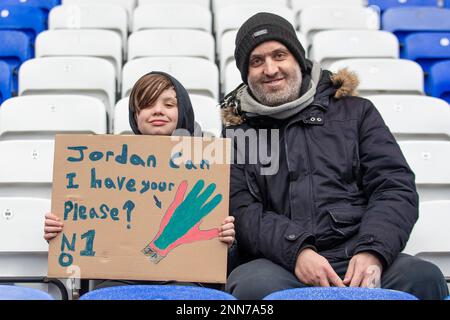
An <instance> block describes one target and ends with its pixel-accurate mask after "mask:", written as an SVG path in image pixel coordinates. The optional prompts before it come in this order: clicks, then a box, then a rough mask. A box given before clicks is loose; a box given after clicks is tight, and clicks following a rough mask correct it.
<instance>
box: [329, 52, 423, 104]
mask: <svg viewBox="0 0 450 320" xmlns="http://www.w3.org/2000/svg"><path fill="white" fill-rule="evenodd" d="M344 68H347V69H349V70H350V71H354V72H355V73H356V74H357V75H358V77H359V80H360V85H359V86H358V91H359V93H360V94H361V95H362V96H365V95H370V94H381V93H383V94H386V93H388V94H419V95H421V94H423V71H422V68H421V67H420V65H419V64H417V63H416V62H414V61H410V60H403V59H345V60H339V61H336V62H334V63H332V64H331V65H330V67H329V69H330V70H331V71H333V72H337V71H338V70H340V69H344Z"/></svg>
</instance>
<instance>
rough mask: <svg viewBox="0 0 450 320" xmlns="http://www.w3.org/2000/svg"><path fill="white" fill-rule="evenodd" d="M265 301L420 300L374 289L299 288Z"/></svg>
mask: <svg viewBox="0 0 450 320" xmlns="http://www.w3.org/2000/svg"><path fill="white" fill-rule="evenodd" d="M263 300H418V299H417V298H416V297H415V296H413V295H411V294H409V293H406V292H401V291H395V290H387V289H372V288H319V287H310V288H297V289H287V290H282V291H278V292H274V293H272V294H269V295H268V296H266V297H264V298H263Z"/></svg>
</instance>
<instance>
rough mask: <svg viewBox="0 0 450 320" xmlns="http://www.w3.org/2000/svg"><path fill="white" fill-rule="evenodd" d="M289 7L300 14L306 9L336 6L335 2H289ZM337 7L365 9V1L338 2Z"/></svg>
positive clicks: (300, 0)
mask: <svg viewBox="0 0 450 320" xmlns="http://www.w3.org/2000/svg"><path fill="white" fill-rule="evenodd" d="M291 5H292V9H294V11H295V12H296V13H300V12H301V11H302V10H303V9H304V8H306V7H312V6H333V5H336V0H291ZM339 6H354V7H365V6H366V0H339Z"/></svg>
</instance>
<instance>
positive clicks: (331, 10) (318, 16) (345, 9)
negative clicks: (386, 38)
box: [299, 5, 380, 41]
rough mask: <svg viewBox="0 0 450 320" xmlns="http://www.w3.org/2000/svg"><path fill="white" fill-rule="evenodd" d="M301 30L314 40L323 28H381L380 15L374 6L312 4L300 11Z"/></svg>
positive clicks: (309, 38)
mask: <svg viewBox="0 0 450 320" xmlns="http://www.w3.org/2000/svg"><path fill="white" fill-rule="evenodd" d="M299 27H300V32H302V33H303V34H304V35H306V37H307V38H308V40H310V41H312V38H313V35H314V34H315V33H317V32H319V31H323V30H335V29H363V30H378V29H380V17H379V14H378V12H377V11H375V10H373V9H372V8H366V7H359V6H340V5H339V6H336V5H335V6H312V7H306V8H304V9H303V10H302V12H301V13H300V21H299Z"/></svg>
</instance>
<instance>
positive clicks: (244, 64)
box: [234, 12, 307, 84]
mask: <svg viewBox="0 0 450 320" xmlns="http://www.w3.org/2000/svg"><path fill="white" fill-rule="evenodd" d="M270 40H276V41H279V42H281V43H282V44H284V45H285V46H286V47H287V48H288V49H289V51H290V52H291V53H292V54H293V55H294V57H295V59H296V60H297V62H298V64H299V65H300V69H301V70H302V72H304V71H306V69H307V66H306V57H305V49H304V48H303V47H302V45H301V44H300V41H299V40H298V38H297V34H296V33H295V29H294V27H293V26H292V24H291V23H290V22H289V21H287V20H286V19H284V18H282V17H280V16H278V15H276V14H273V13H267V12H260V13H257V14H255V15H254V16H252V17H250V18H249V19H248V20H247V21H245V22H244V24H243V25H242V26H241V27H240V28H239V31H238V33H237V35H236V42H235V44H236V49H235V51H234V58H235V59H236V66H237V67H238V69H239V71H240V72H241V78H242V81H243V82H244V83H245V84H247V77H248V65H249V58H250V53H251V52H252V51H253V49H254V48H255V47H257V46H258V45H260V44H261V43H263V42H266V41H270Z"/></svg>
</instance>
